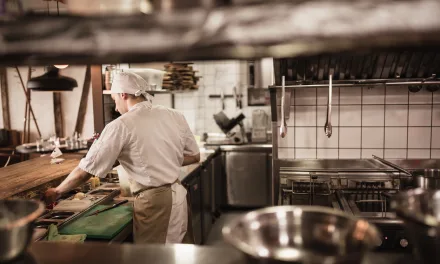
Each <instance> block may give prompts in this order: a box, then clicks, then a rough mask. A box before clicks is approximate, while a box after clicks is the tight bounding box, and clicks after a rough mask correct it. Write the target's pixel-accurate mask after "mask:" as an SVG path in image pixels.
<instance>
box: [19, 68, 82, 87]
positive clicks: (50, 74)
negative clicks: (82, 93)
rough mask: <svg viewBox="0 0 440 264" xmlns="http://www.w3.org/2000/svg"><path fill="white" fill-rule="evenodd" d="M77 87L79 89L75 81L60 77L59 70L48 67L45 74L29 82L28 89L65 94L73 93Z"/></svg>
mask: <svg viewBox="0 0 440 264" xmlns="http://www.w3.org/2000/svg"><path fill="white" fill-rule="evenodd" d="M75 87H78V83H77V82H76V80H75V79H73V78H70V77H66V76H62V75H60V74H59V69H58V68H56V67H53V66H50V67H48V71H47V72H46V73H45V74H43V75H41V76H38V77H34V78H31V79H30V80H29V81H28V82H27V88H28V89H31V90H32V91H42V92H63V91H72V90H73V88H75Z"/></svg>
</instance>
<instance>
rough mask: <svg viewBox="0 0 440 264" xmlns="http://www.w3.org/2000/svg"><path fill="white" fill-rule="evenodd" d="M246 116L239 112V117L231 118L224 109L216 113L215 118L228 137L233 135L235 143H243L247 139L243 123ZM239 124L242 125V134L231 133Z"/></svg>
mask: <svg viewBox="0 0 440 264" xmlns="http://www.w3.org/2000/svg"><path fill="white" fill-rule="evenodd" d="M244 118H245V116H244V115H243V114H239V115H238V116H237V117H235V118H232V119H229V118H228V117H227V116H226V114H225V113H224V112H223V111H221V112H219V113H217V114H215V115H214V120H215V122H216V124H217V125H218V126H219V127H220V128H221V130H222V131H223V133H225V135H226V136H227V137H233V139H234V141H235V142H233V143H243V142H245V141H246V139H245V137H246V136H245V132H244V125H243V119H244ZM237 125H239V126H240V132H241V135H236V134H235V133H231V130H232V129H233V128H234V127H235V126H237Z"/></svg>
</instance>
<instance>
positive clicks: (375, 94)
mask: <svg viewBox="0 0 440 264" xmlns="http://www.w3.org/2000/svg"><path fill="white" fill-rule="evenodd" d="M327 92H328V88H297V89H295V90H292V93H293V97H292V99H293V100H291V107H290V109H291V113H290V118H289V120H288V121H287V126H288V132H287V136H286V137H285V138H280V137H279V136H278V139H279V157H280V158H297V159H301V158H311V159H316V158H329V159H333V158H340V159H343V158H344V159H345V158H349V159H358V158H371V155H372V154H374V155H377V156H379V157H384V158H440V139H439V138H438V137H437V135H440V92H434V93H431V92H429V91H426V90H421V91H420V92H418V93H411V92H409V91H408V89H407V87H406V86H388V87H382V86H375V87H371V88H369V87H343V88H342V87H341V88H334V89H333V107H332V125H333V135H332V136H331V137H330V138H327V137H326V135H325V133H324V124H325V120H326V111H327V107H326V104H327ZM278 104H279V101H278Z"/></svg>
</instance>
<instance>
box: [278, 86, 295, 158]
mask: <svg viewBox="0 0 440 264" xmlns="http://www.w3.org/2000/svg"><path fill="white" fill-rule="evenodd" d="M295 100H296V92H295V89H294V90H293V105H294V106H293V125H294V127H293V158H294V159H296V157H297V154H296V149H297V148H296V118H297V116H296V102H295ZM281 111H283V110H281Z"/></svg>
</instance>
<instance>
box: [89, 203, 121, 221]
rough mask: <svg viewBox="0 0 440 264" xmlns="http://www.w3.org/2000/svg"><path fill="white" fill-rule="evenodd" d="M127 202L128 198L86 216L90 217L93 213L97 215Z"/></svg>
mask: <svg viewBox="0 0 440 264" xmlns="http://www.w3.org/2000/svg"><path fill="white" fill-rule="evenodd" d="M127 202H128V200H123V201H120V202H118V203H115V204H114V205H112V206H110V207H107V208H105V209H102V210H98V211H96V212H94V213H92V214H90V215H88V216H86V217H89V216H92V215H97V214H99V213H102V212H105V211H108V210H110V209H113V208H116V207H118V206H120V205H122V204H125V203H127Z"/></svg>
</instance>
